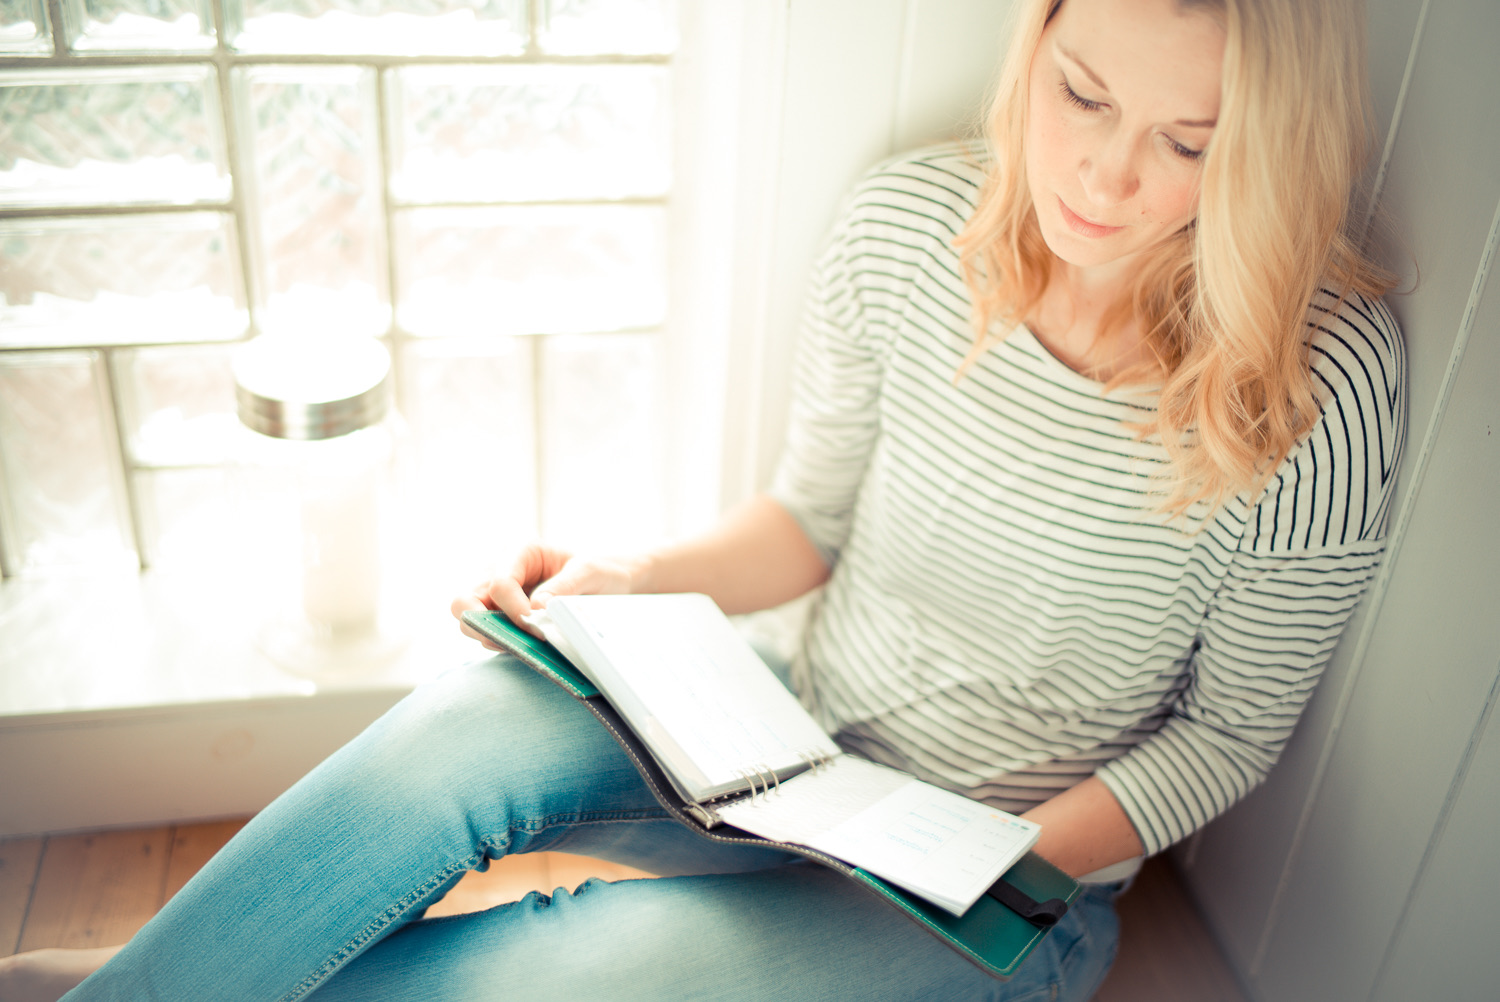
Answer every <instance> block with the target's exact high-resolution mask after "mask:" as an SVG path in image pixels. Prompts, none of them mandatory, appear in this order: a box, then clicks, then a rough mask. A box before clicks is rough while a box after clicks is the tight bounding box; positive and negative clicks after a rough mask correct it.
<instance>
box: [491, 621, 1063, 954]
mask: <svg viewBox="0 0 1500 1002" xmlns="http://www.w3.org/2000/svg"><path fill="white" fill-rule="evenodd" d="M463 619H464V622H465V623H467V624H469V626H471V627H473V628H474V630H476V631H477V632H478V633H480V634H481V635H483V636H484V637H486V638H488V639H489V640H490V641H492V642H493V643H495V644H496V645H497V646H499V647H501V648H503V649H504V650H505V651H507V652H508V653H510V654H513V655H515V656H516V657H517V658H519V659H520V660H521V661H524V662H525V663H526V664H527V665H529V666H530V667H531V668H533V669H535V670H536V671H538V672H540V673H541V674H543V675H545V676H546V677H548V678H550V679H551V680H552V681H554V682H556V683H557V684H558V685H560V686H562V687H563V688H564V689H566V690H567V691H568V692H569V693H571V694H572V695H573V696H574V697H576V698H577V699H580V700H582V701H583V702H584V704H585V705H586V706H588V708H589V709H590V711H592V712H593V714H594V716H595V717H597V718H598V719H599V720H600V722H601V723H603V724H604V725H605V726H606V727H608V728H609V730H610V732H611V733H613V734H614V736H615V739H616V740H617V741H619V742H620V745H621V747H623V748H624V749H625V751H626V753H627V754H629V755H630V757H631V759H632V760H633V761H634V762H635V765H636V768H637V769H639V770H640V772H641V776H642V778H643V779H645V780H646V783H647V785H648V786H649V787H650V788H651V790H652V792H653V793H654V794H655V795H656V798H657V799H658V800H659V801H661V803H662V806H663V807H665V808H667V810H669V811H670V812H671V813H672V815H673V816H674V817H676V818H677V820H679V821H681V822H682V823H683V824H685V825H686V826H687V827H689V828H691V829H692V830H693V831H695V832H697V833H698V834H699V835H701V836H703V837H704V838H707V839H710V840H712V841H715V842H730V843H754V844H758V845H765V846H772V847H776V848H781V849H785V850H786V851H788V852H792V853H795V854H797V855H799V856H805V857H808V858H809V859H814V860H816V861H818V862H820V863H822V864H823V865H825V866H827V867H829V868H831V869H834V870H838V871H839V872H840V873H842V874H844V875H845V876H847V877H849V878H850V879H851V880H854V881H856V882H858V883H859V884H861V885H863V886H864V887H865V888H866V889H867V890H869V891H870V892H871V893H873V894H875V895H877V896H878V897H880V898H881V899H882V900H884V901H885V902H886V903H887V904H889V905H891V906H892V907H893V908H896V909H898V910H899V911H900V912H901V913H902V914H904V915H906V917H907V918H909V919H911V920H912V921H913V922H916V923H917V924H918V925H920V926H922V927H923V928H924V929H926V930H927V931H928V932H930V933H931V934H932V935H934V936H937V937H938V938H939V939H941V940H943V941H944V942H945V943H947V944H948V945H949V946H950V947H952V948H953V949H954V950H957V951H958V952H959V953H961V954H963V956H964V957H966V958H968V959H969V960H970V961H972V962H973V963H975V964H977V965H978V966H979V967H981V968H982V969H984V970H985V971H988V972H989V973H990V974H993V975H995V976H996V977H1000V978H1006V977H1009V976H1010V975H1011V974H1012V973H1014V971H1015V970H1016V968H1017V967H1019V966H1020V964H1021V961H1023V960H1025V959H1026V957H1027V955H1028V954H1030V953H1031V951H1032V950H1033V949H1035V948H1036V945H1037V944H1038V943H1040V942H1041V941H1042V938H1043V937H1045V936H1046V935H1047V933H1048V932H1049V931H1050V930H1049V928H1048V927H1045V926H1038V925H1034V924H1032V923H1031V922H1028V921H1027V920H1026V919H1024V918H1022V917H1021V916H1020V915H1017V914H1016V913H1015V912H1013V911H1011V910H1010V909H1009V908H1007V907H1005V906H1004V905H1002V904H1001V903H1000V902H998V901H996V900H995V899H994V898H992V897H990V896H989V895H982V896H981V897H980V898H979V900H978V901H976V902H975V903H974V905H973V906H972V907H970V908H969V910H968V911H967V912H965V913H964V914H963V915H962V916H957V915H953V914H952V913H950V912H947V911H945V910H943V909H942V908H939V907H938V906H936V905H934V904H932V903H930V902H928V901H926V900H924V899H922V898H919V897H917V896H916V895H914V894H909V893H907V892H906V891H904V890H902V889H901V888H899V887H896V886H894V885H893V884H890V883H887V882H886V881H884V880H882V879H880V878H879V877H877V876H875V875H874V874H872V873H866V872H865V871H864V870H861V869H859V868H858V867H854V866H850V865H849V864H848V863H845V862H844V861H843V860H841V859H835V858H834V857H832V856H828V855H826V854H824V853H821V852H818V851H817V850H815V849H810V848H808V847H807V846H804V845H798V844H796V843H790V842H775V841H772V840H771V839H766V838H762V837H760V836H759V835H753V834H751V833H750V832H746V831H742V830H740V829H738V828H735V827H733V826H731V825H720V826H716V827H713V828H710V827H708V826H706V825H704V824H703V822H702V819H701V818H700V817H698V816H695V815H694V814H693V813H691V812H692V810H693V805H690V804H688V803H686V802H685V801H684V800H683V799H682V797H681V796H680V795H679V794H677V793H676V792H675V790H674V788H673V785H672V784H671V782H670V780H669V778H668V777H667V776H666V775H665V773H664V772H663V771H662V769H661V766H660V764H659V763H657V762H656V761H655V759H653V758H652V757H651V755H650V753H649V752H648V751H647V750H646V748H645V746H644V745H643V744H642V743H641V742H640V740H639V739H638V738H636V736H635V735H634V734H633V733H632V732H631V731H630V729H629V727H628V725H626V724H625V722H624V721H623V720H622V719H621V718H620V716H619V714H618V713H617V712H615V710H614V707H612V706H610V704H609V702H608V700H606V699H605V698H604V697H603V696H602V695H601V694H600V693H599V690H598V689H597V688H596V687H595V686H594V684H593V683H592V682H590V681H589V680H588V679H586V678H585V677H584V676H583V675H582V674H581V673H580V672H579V671H578V669H576V668H574V667H573V665H572V663H571V662H570V661H568V659H567V658H565V657H563V656H562V655H561V654H560V653H558V651H557V649H556V648H555V647H553V646H552V645H551V644H549V643H547V642H546V641H544V640H538V639H537V638H536V637H533V636H532V635H531V634H529V633H527V632H526V631H525V630H522V629H521V628H519V627H517V626H516V625H515V624H513V623H512V622H511V621H510V620H509V619H507V618H506V617H505V616H503V615H501V614H499V613H495V612H466V613H464V614H463ZM1000 879H1001V880H1004V881H1005V882H1006V883H1009V884H1012V885H1014V886H1015V887H1018V888H1020V889H1021V890H1022V891H1024V892H1026V894H1028V895H1030V896H1031V897H1032V898H1033V899H1035V900H1037V901H1044V900H1047V899H1049V898H1060V899H1062V900H1063V901H1066V902H1067V903H1068V904H1070V905H1071V904H1072V903H1073V901H1074V900H1076V899H1077V897H1078V895H1079V893H1080V888H1079V885H1078V882H1077V881H1076V880H1074V879H1073V878H1072V877H1069V876H1068V875H1067V874H1066V873H1063V872H1062V871H1061V870H1059V869H1057V867H1055V866H1053V865H1052V864H1051V863H1048V862H1047V861H1046V860H1045V859H1043V858H1042V857H1040V856H1038V855H1037V854H1036V853H1034V852H1029V853H1027V854H1026V855H1025V856H1023V857H1021V859H1020V860H1019V861H1018V862H1017V863H1016V865H1014V866H1012V867H1011V868H1010V869H1009V870H1007V871H1006V872H1005V874H1004V875H1003V876H1002V877H1001V878H1000Z"/></svg>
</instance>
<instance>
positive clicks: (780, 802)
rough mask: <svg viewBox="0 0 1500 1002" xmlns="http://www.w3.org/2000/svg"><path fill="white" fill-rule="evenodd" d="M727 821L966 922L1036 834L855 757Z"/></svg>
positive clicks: (732, 812) (742, 806)
mask: <svg viewBox="0 0 1500 1002" xmlns="http://www.w3.org/2000/svg"><path fill="white" fill-rule="evenodd" d="M718 813H719V815H720V817H722V818H723V819H724V820H725V821H727V822H729V823H730V824H732V825H735V826H736V827H739V828H743V829H745V830H746V831H750V832H754V833H755V834H757V835H762V836H764V837H766V838H773V839H777V840H779V841H783V842H797V843H800V844H802V845H807V846H811V847H812V848H814V849H820V850H822V851H823V852H826V853H828V854H829V855H831V856H837V857H838V858H840V859H842V860H845V861H846V862H850V863H853V864H854V865H856V866H859V867H861V868H863V869H865V870H868V871H869V872H871V873H873V874H875V875H876V876H879V877H883V878H885V879H886V880H889V881H890V882H891V883H893V884H896V885H897V886H899V887H903V888H905V889H906V890H908V891H911V892H912V893H914V894H917V895H920V896H921V897H923V898H926V899H927V900H929V901H931V902H933V903H934V904H936V905H938V906H940V907H942V908H945V909H947V910H948V911H950V912H953V913H954V914H955V915H962V914H963V913H964V912H965V911H967V910H968V908H969V906H971V905H972V904H973V903H974V902H975V901H976V900H978V898H979V896H980V895H981V894H983V893H984V892H985V890H986V889H987V888H988V887H989V886H990V885H991V884H993V883H994V882H995V881H996V880H998V879H999V877H1000V875H1001V874H1002V873H1004V872H1005V871H1006V870H1008V869H1009V868H1010V867H1011V865H1012V864H1013V863H1014V862H1015V861H1016V860H1018V859H1020V858H1021V856H1022V855H1024V854H1025V852H1026V850H1028V849H1030V848H1031V846H1032V845H1034V844H1035V843H1036V840H1037V836H1038V835H1039V834H1040V832H1041V828H1040V826H1039V825H1036V824H1035V823H1033V822H1030V821H1026V820H1024V819H1022V818H1017V817H1015V816H1013V815H1010V814H1007V813H1005V812H1004V811H1001V810H999V809H997V808H993V807H990V806H988V805H986V804H981V803H979V802H978V801H974V800H970V799H969V798H967V797H963V796H960V795H958V794H956V793H951V792H949V791H947V790H942V789H939V788H938V787H935V786H933V785H931V784H930V783H924V782H922V781H920V780H917V779H913V778H911V777H910V776H907V775H906V774H905V773H902V772H897V771H896V770H894V769H888V768H886V767H885V766H881V765H876V764H874V763H872V762H866V761H864V760H862V759H857V758H853V757H852V756H849V755H841V756H840V757H839V758H837V759H835V760H834V765H833V766H832V767H831V768H828V769H823V770H820V771H819V772H818V773H816V774H806V775H803V776H798V777H797V778H796V779H793V780H791V781H789V782H787V783H783V784H782V788H781V791H780V793H772V794H770V795H769V796H765V797H756V798H753V800H752V799H746V800H741V801H737V802H736V803H733V804H729V805H726V806H723V807H720V808H718Z"/></svg>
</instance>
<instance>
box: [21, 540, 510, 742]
mask: <svg viewBox="0 0 1500 1002" xmlns="http://www.w3.org/2000/svg"><path fill="white" fill-rule="evenodd" d="M283 584H284V583H283ZM437 590H438V589H433V588H425V589H408V592H409V593H410V594H408V595H407V596H405V597H404V598H403V599H401V600H398V601H394V602H391V601H388V602H387V603H386V607H387V608H391V607H393V606H394V607H398V608H402V609H405V610H412V611H411V612H410V614H407V615H405V616H404V617H403V618H402V620H401V621H400V623H399V625H397V626H395V627H394V628H392V629H391V630H390V632H393V633H394V634H395V635H397V636H399V637H400V638H402V640H403V641H404V643H403V645H402V646H401V647H400V648H399V653H398V654H396V655H395V656H394V657H393V658H390V659H388V660H387V662H386V663H385V664H370V663H365V664H360V663H358V662H354V663H350V661H349V659H347V658H346V659H345V660H344V662H342V663H338V664H336V665H335V666H334V667H333V668H332V669H331V670H328V671H325V672H323V673H321V674H319V675H318V676H317V677H315V678H307V677H301V676H299V675H297V674H293V673H292V672H289V671H287V670H285V669H283V668H282V667H280V666H278V665H277V664H276V663H275V662H274V661H272V659H271V658H270V657H268V656H267V655H266V654H265V653H264V652H263V651H262V650H261V649H260V645H259V643H258V636H259V634H260V633H261V631H262V630H263V629H264V628H265V624H266V623H267V622H268V618H269V615H270V613H268V612H265V611H263V610H266V609H267V607H268V605H270V604H271V603H268V602H267V601H266V596H267V595H275V594H278V593H286V592H287V591H288V589H287V588H285V587H280V588H277V587H274V586H273V583H268V582H263V581H261V582H256V581H249V580H245V579H243V578H241V579H238V580H233V581H223V580H205V577H204V575H202V574H189V573H186V572H181V571H178V572H167V571H162V572H158V571H150V572H147V573H144V574H139V573H136V572H134V571H126V570H121V571H115V572H107V573H100V572H97V571H93V572H88V573H83V572H80V573H79V574H77V575H76V576H69V577H49V578H47V579H42V580H26V579H14V580H8V581H5V582H3V583H0V665H3V666H4V667H3V669H0V723H3V722H4V721H6V720H10V721H11V722H12V723H19V722H20V721H19V720H17V719H15V718H23V717H31V718H33V719H35V718H36V715H45V716H47V717H52V718H55V717H56V716H57V715H60V714H61V715H71V714H83V715H92V714H96V713H99V712H101V711H115V710H122V709H132V708H145V707H162V706H174V707H179V708H183V707H189V706H194V705H202V704H218V703H225V702H234V701H241V700H255V699H265V698H276V697H315V696H317V695H319V694H323V693H334V692H338V693H351V692H361V691H366V692H371V691H391V690H404V689H410V688H412V687H413V686H415V685H418V684H420V683H421V682H424V681H426V680H428V679H430V678H432V677H434V676H436V675H437V674H439V673H441V672H442V671H444V670H445V669H447V668H449V667H451V666H453V665H455V664H457V663H460V662H461V661H463V660H466V659H471V658H474V657H477V656H479V655H480V654H481V653H482V649H481V648H480V647H479V646H478V645H477V644H475V643H474V642H473V641H470V640H467V639H465V638H464V637H463V636H462V635H461V634H460V633H459V631H458V629H457V627H456V625H455V624H454V621H453V619H452V617H451V616H450V615H449V614H448V599H449V596H446V595H438V594H436V591H437ZM245 610H257V611H255V612H252V613H247V612H246V611H245Z"/></svg>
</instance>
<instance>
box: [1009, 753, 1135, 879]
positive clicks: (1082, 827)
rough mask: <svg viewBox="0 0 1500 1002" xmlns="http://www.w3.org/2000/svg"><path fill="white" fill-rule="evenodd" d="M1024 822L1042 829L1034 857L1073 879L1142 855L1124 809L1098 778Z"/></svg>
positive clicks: (1049, 803) (1039, 807) (1057, 798)
mask: <svg viewBox="0 0 1500 1002" xmlns="http://www.w3.org/2000/svg"><path fill="white" fill-rule="evenodd" d="M1023 816H1024V817H1026V818H1028V819H1029V820H1031V821H1035V822H1036V823H1037V824H1039V825H1041V826H1042V836H1041V838H1040V839H1039V840H1038V841H1037V844H1036V850H1035V851H1036V853H1037V855H1039V856H1041V857H1042V858H1043V859H1045V860H1047V861H1048V862H1050V863H1051V864H1052V865H1053V866H1056V867H1058V868H1059V869H1061V870H1063V871H1065V872H1067V873H1069V874H1071V875H1072V876H1074V877H1080V876H1082V875H1083V874H1085V873H1092V872H1093V871H1095V870H1098V869H1100V868H1102V867H1106V866H1109V865H1110V864H1111V863H1118V862H1120V861H1121V860H1122V859H1130V858H1131V857H1132V856H1139V855H1141V854H1142V853H1143V852H1145V849H1144V847H1143V846H1142V845H1141V839H1140V836H1139V835H1137V834H1136V833H1135V826H1134V825H1132V824H1131V823H1130V819H1129V818H1128V817H1126V816H1125V810H1124V808H1122V807H1121V806H1120V802H1119V801H1118V800H1116V799H1115V795H1114V794H1113V793H1110V792H1109V787H1107V786H1105V785H1104V783H1103V781H1101V780H1100V779H1099V778H1098V777H1097V776H1090V777H1089V778H1088V779H1085V780H1084V781H1083V782H1081V783H1079V784H1078V785H1077V786H1075V787H1073V788H1072V789H1070V790H1064V791H1063V792H1062V793H1059V794H1058V795H1057V796H1055V797H1053V798H1052V799H1051V800H1049V801H1047V802H1046V803H1043V804H1038V805H1037V806H1036V807H1033V808H1032V809H1031V810H1029V811H1027V812H1026V813H1025V815H1023Z"/></svg>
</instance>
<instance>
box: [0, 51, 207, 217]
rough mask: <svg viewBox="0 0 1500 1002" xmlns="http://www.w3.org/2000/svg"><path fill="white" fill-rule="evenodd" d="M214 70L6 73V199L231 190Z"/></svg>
mask: <svg viewBox="0 0 1500 1002" xmlns="http://www.w3.org/2000/svg"><path fill="white" fill-rule="evenodd" d="M222 135H223V129H222V121H221V118H220V110H219V103H218V98H217V92H216V85H215V81H214V79H213V70H212V68H210V67H206V66H181V67H154V68H151V69H106V70H73V69H70V70H36V71H30V72H24V73H15V74H7V75H6V76H4V77H3V78H0V137H3V140H0V207H3V206H49V205H87V204H125V205H131V204H135V205H139V204H143V203H147V204H149V203H167V204H176V205H182V204H191V203H196V202H205V201H223V200H225V199H227V198H228V197H229V172H228V170H227V169H226V166H225V165H226V157H225V154H224V142H223V138H222Z"/></svg>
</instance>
